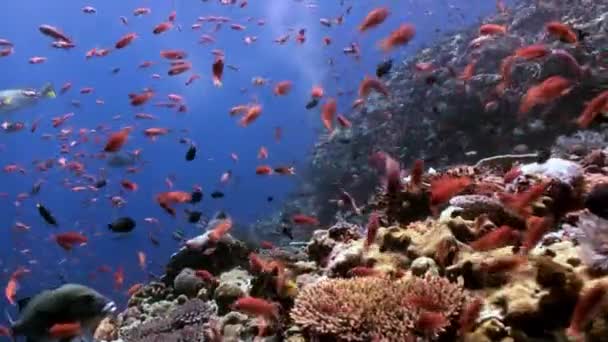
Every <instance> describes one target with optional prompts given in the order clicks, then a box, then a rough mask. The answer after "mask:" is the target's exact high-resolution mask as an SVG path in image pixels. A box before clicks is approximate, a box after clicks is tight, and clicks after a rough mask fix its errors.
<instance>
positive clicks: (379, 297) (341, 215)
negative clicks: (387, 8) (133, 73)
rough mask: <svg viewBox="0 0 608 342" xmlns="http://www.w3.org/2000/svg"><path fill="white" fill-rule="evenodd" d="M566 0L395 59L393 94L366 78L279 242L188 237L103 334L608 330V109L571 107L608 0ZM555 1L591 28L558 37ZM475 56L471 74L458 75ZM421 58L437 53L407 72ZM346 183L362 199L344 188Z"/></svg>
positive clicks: (596, 82)
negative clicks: (551, 31) (305, 220)
mask: <svg viewBox="0 0 608 342" xmlns="http://www.w3.org/2000/svg"><path fill="white" fill-rule="evenodd" d="M568 4H569V5H568V6H563V5H560V6H556V5H555V1H554V0H548V1H541V2H521V3H519V4H517V5H516V6H515V7H514V8H513V9H512V10H511V11H507V12H504V13H501V14H499V15H497V16H495V17H493V18H489V19H488V20H487V21H486V22H488V23H489V22H492V23H499V24H501V25H506V27H508V30H507V33H506V34H503V35H498V36H492V37H485V38H483V39H480V38H479V37H477V28H475V30H473V29H471V30H468V31H466V32H460V33H456V34H453V35H451V36H449V37H446V38H445V40H443V41H441V42H440V43H438V44H437V45H435V46H432V47H429V48H426V49H424V50H422V51H420V52H419V53H418V54H417V55H415V56H413V57H411V58H410V59H408V60H407V61H405V63H403V65H401V66H396V69H397V70H396V71H395V72H392V73H391V74H389V76H388V78H387V79H386V83H387V84H388V88H389V91H390V92H391V93H392V94H394V96H391V99H390V100H387V99H385V98H379V97H376V96H375V95H371V96H370V97H369V98H368V99H367V101H366V102H365V103H364V104H363V105H362V106H361V107H358V109H355V112H354V113H352V115H351V117H352V121H353V127H351V128H350V129H348V131H347V129H343V130H344V131H345V132H339V133H338V134H336V135H335V137H334V138H328V139H327V140H323V141H321V142H319V143H318V144H317V145H316V147H315V150H314V153H313V156H312V168H311V170H309V171H308V172H309V173H308V174H307V173H304V183H303V185H302V189H301V191H299V192H298V193H297V194H295V195H294V199H293V201H289V202H288V203H287V204H286V205H285V207H284V208H283V210H282V211H281V212H279V213H277V214H276V215H274V216H273V217H272V218H271V219H269V220H266V221H264V222H260V224H259V225H258V226H257V229H258V230H254V231H255V232H256V236H257V237H259V238H260V239H263V240H269V241H272V242H273V243H276V245H279V246H280V247H272V248H270V249H262V248H259V249H258V248H255V247H252V246H249V245H246V244H245V243H243V242H241V241H238V240H237V239H235V238H233V237H231V236H230V235H227V236H226V237H225V238H222V239H221V240H219V241H217V242H214V243H213V244H212V245H211V244H210V241H209V239H208V233H205V234H203V235H201V236H199V237H196V238H194V239H192V240H189V241H192V243H189V244H187V247H184V248H183V249H181V250H180V251H178V252H177V253H176V254H174V255H173V256H172V258H171V260H170V261H169V263H168V265H167V268H166V272H165V275H164V276H163V278H162V279H163V282H162V283H158V282H152V283H150V284H146V285H145V286H143V287H142V288H141V289H140V290H139V291H137V292H136V293H134V294H133V295H132V297H131V298H130V300H129V304H128V308H127V309H126V310H125V311H124V312H123V313H121V314H120V315H119V317H118V318H117V319H116V320H113V321H106V322H104V324H102V325H101V327H100V330H99V331H98V334H99V335H98V336H103V337H100V338H103V339H104V340H107V341H111V340H114V341H119V340H122V341H126V342H129V341H160V340H163V341H173V340H175V341H179V340H180V339H182V340H183V339H185V340H188V341H197V340H201V341H203V340H204V341H254V340H261V341H290V342H296V341H297V342H305V341H374V340H381V341H389V342H392V341H395V342H402V341H471V342H477V341H504V342H507V341H556V342H557V341H564V340H567V339H568V338H569V337H578V338H579V339H580V340H587V341H604V340H605V339H606V338H605V336H608V320H607V319H606V315H607V314H608V306H606V305H605V301H604V299H605V298H604V297H605V294H606V293H607V292H608V275H607V274H608V247H607V246H608V233H607V232H608V218H607V217H606V215H607V212H606V208H607V206H606V205H605V203H606V199H607V198H608V190H607V189H608V188H607V185H606V184H608V130H607V129H606V125H605V124H603V123H602V121H604V120H605V118H598V120H597V121H598V123H597V126H598V129H597V131H595V132H594V131H579V132H577V131H576V130H575V129H574V127H573V126H572V120H571V119H572V117H570V115H571V113H580V111H581V109H582V108H581V106H582V102H583V101H586V100H588V99H590V98H592V97H593V95H595V94H597V92H598V90H599V89H600V88H602V87H604V88H605V87H606V84H608V73H607V69H606V68H605V67H603V66H601V65H599V63H598V62H597V61H596V59H595V57H596V55H597V49H598V48H597V46H599V45H598V44H600V45H601V44H604V45H605V44H606V43H608V40H607V39H606V37H607V35H605V34H599V32H605V31H606V29H608V25H606V22H607V21H606V14H605V13H607V12H608V4H607V3H606V2H602V1H588V0H572V1H569V2H568ZM556 18H557V19H559V20H561V21H563V22H567V23H568V24H569V25H571V26H572V27H574V28H575V29H580V30H585V31H588V32H592V34H591V35H587V36H586V38H584V39H583V40H584V42H581V44H580V46H576V47H575V46H568V45H565V44H564V43H563V42H560V41H559V40H558V39H548V38H547V37H545V33H544V23H546V22H547V21H550V20H556ZM539 40H543V42H544V43H545V44H546V45H547V47H548V49H549V50H550V52H549V53H548V54H547V55H546V56H544V57H542V58H538V59H534V60H526V59H521V60H520V59H518V60H516V61H515V62H514V63H513V65H512V66H511V75H510V76H511V79H510V82H509V83H508V84H504V83H503V82H504V81H505V80H504V75H501V71H500V70H501V62H502V61H503V60H504V59H505V58H507V57H508V56H511V55H512V53H513V51H514V50H515V49H518V48H521V47H524V46H528V45H530V44H532V43H534V42H537V41H539ZM568 56H574V57H573V58H575V60H576V61H577V64H580V65H585V67H579V66H577V65H574V64H572V60H571V59H569V58H568ZM472 58H474V60H475V61H476V63H475V71H474V73H473V75H472V76H471V77H470V78H469V79H468V80H466V81H465V80H463V79H459V78H458V77H454V70H456V69H458V70H460V69H464V68H465V66H467V65H469V63H471V61H472ZM418 63H430V64H429V65H432V66H434V68H432V70H427V71H420V72H418V71H416V72H410V70H416V65H417V64H418ZM554 75H560V76H563V77H568V78H571V79H576V80H577V83H576V87H574V88H573V89H572V90H571V92H569V93H568V94H566V95H564V97H563V98H561V99H560V100H558V101H556V102H555V103H553V104H551V105H547V106H538V107H537V108H533V110H531V111H530V112H529V113H527V115H526V116H525V117H518V115H516V112H517V109H518V108H519V107H520V103H519V102H520V100H521V99H522V98H523V97H524V94H525V93H526V92H527V90H528V89H530V87H532V86H535V85H537V84H538V83H539V82H540V81H542V80H544V79H546V78H547V77H548V76H554ZM497 89H498V90H500V91H501V92H502V93H501V96H497V94H498V93H497V91H498V90H497ZM574 99H576V101H574ZM405 108H415V109H416V110H413V111H409V110H408V112H407V113H405V111H406V110H405ZM385 112H390V113H392V116H391V118H390V120H386V116H385V115H383V113H385ZM462 113H467V115H462ZM381 114H382V115H381ZM448 129H449V133H450V137H452V138H450V139H445V134H444V133H446V132H447V130H448ZM336 137H337V138H336ZM554 141H555V143H554V144H553V145H551V144H552V143H553V142H554ZM379 150H380V151H384V152H385V154H386V155H391V156H395V158H396V161H397V162H396V163H395V164H397V165H398V170H396V171H400V172H398V173H397V172H394V174H393V175H389V174H388V172H387V174H386V175H384V174H380V175H379V174H378V173H379V172H378V171H379V170H378V169H375V168H374V167H372V164H373V163H370V162H369V161H368V160H367V156H369V155H372V154H373V153H375V152H378V151H379ZM414 159H416V160H417V162H415V163H413V161H414ZM423 163H426V164H427V168H423V167H419V168H418V169H416V167H413V168H412V171H410V172H408V171H404V170H401V166H403V165H410V164H414V165H415V166H421V165H422V164H423ZM460 163H463V164H460ZM467 164H468V165H467ZM355 166H356V167H355ZM429 166H432V168H429ZM384 171H386V170H384ZM392 171H395V170H392ZM380 173H381V172H380ZM395 175H396V176H395ZM388 176H390V177H388ZM379 178H380V179H382V181H381V182H380V183H386V186H378V183H379V182H378V179H379ZM344 184H348V189H347V190H348V192H349V194H350V195H352V198H354V199H356V202H357V203H358V204H359V205H351V206H349V205H344V200H343V197H342V196H343V195H344V193H345V190H344V189H342V188H340V186H343V185H344ZM328 203H329V204H328ZM336 211H337V213H338V214H337V215H336V214H335V213H336ZM295 212H300V213H301V212H305V213H308V214H311V215H315V216H316V217H318V218H319V219H320V221H321V223H320V224H319V227H317V228H319V229H317V230H314V231H312V230H308V229H301V228H298V227H295V226H293V225H292V224H291V223H290V220H289V217H290V215H291V214H292V213H295ZM368 218H369V220H368ZM366 222H367V223H366ZM258 233H259V234H258ZM288 236H291V237H292V238H293V239H294V240H296V241H287V240H288ZM194 242H196V243H194ZM193 246H194V247H196V248H193ZM265 248H269V247H267V246H266V247H265Z"/></svg>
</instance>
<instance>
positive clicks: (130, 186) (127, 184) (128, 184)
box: [120, 179, 138, 191]
mask: <svg viewBox="0 0 608 342" xmlns="http://www.w3.org/2000/svg"><path fill="white" fill-rule="evenodd" d="M120 185H121V186H122V187H123V188H124V189H126V190H129V191H136V190H137V189H138V186H137V183H135V182H132V181H130V180H128V179H123V180H121V181H120Z"/></svg>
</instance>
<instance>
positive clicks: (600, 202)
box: [585, 184, 608, 220]
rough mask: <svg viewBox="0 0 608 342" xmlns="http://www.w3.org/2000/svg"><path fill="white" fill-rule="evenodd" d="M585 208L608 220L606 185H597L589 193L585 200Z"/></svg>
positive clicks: (607, 189) (607, 185)
mask: <svg viewBox="0 0 608 342" xmlns="http://www.w3.org/2000/svg"><path fill="white" fill-rule="evenodd" d="M585 208H587V209H589V211H590V212H592V213H593V214H595V215H597V216H599V217H601V218H604V219H606V220H608V184H598V185H596V186H595V187H594V188H593V189H592V190H591V192H589V194H588V195H587V198H586V199H585Z"/></svg>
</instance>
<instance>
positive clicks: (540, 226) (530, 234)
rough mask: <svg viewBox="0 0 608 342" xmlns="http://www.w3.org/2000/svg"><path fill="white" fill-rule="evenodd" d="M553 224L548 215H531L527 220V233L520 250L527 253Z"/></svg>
mask: <svg viewBox="0 0 608 342" xmlns="http://www.w3.org/2000/svg"><path fill="white" fill-rule="evenodd" d="M552 226H553V220H552V219H550V218H547V217H538V216H530V217H529V218H528V219H527V220H526V233H525V234H524V237H523V241H522V242H521V250H520V252H521V253H522V254H523V255H525V254H528V252H530V250H532V248H534V246H536V245H537V244H538V242H539V241H540V240H541V239H542V237H543V235H545V233H547V232H548V231H549V230H550V229H551V227H552Z"/></svg>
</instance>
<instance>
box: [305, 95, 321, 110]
mask: <svg viewBox="0 0 608 342" xmlns="http://www.w3.org/2000/svg"><path fill="white" fill-rule="evenodd" d="M318 104H319V99H317V98H313V99H310V101H308V103H307V104H306V109H313V108H315V107H316V106H317V105H318Z"/></svg>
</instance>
